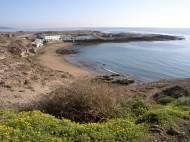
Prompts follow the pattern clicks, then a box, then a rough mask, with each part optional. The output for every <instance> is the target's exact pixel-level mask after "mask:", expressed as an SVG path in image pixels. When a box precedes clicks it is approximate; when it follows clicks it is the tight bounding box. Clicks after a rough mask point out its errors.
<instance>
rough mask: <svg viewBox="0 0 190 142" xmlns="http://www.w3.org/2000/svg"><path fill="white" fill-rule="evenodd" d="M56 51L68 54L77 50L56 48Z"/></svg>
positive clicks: (75, 52)
mask: <svg viewBox="0 0 190 142" xmlns="http://www.w3.org/2000/svg"><path fill="white" fill-rule="evenodd" d="M56 53H57V54H62V55H69V54H77V53H78V52H77V51H76V50H74V49H58V50H57V51H56Z"/></svg>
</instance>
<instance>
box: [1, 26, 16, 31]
mask: <svg viewBox="0 0 190 142" xmlns="http://www.w3.org/2000/svg"><path fill="white" fill-rule="evenodd" d="M0 29H5V30H6V29H14V28H12V27H4V26H2V27H1V26H0Z"/></svg>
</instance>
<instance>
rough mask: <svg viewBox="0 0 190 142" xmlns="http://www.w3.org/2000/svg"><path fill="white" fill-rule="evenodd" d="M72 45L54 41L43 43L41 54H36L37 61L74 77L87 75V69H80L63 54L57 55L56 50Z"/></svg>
mask: <svg viewBox="0 0 190 142" xmlns="http://www.w3.org/2000/svg"><path fill="white" fill-rule="evenodd" d="M68 46H72V43H56V44H55V43H54V44H48V45H45V46H44V48H43V49H42V51H41V54H40V55H38V56H37V61H38V62H39V64H40V65H42V66H45V67H48V68H50V69H53V70H58V71H63V72H68V73H69V74H71V75H72V76H74V77H85V76H88V75H89V73H88V71H86V70H84V69H81V68H79V67H77V66H75V65H73V64H71V63H69V62H68V61H66V60H65V59H64V55H59V54H57V53H56V50H58V49H61V48H64V47H68Z"/></svg>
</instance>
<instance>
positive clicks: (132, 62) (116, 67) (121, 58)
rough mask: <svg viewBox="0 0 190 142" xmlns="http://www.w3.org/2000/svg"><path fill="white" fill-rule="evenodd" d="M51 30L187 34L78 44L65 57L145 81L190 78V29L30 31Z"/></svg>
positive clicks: (93, 70) (93, 69)
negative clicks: (152, 38) (122, 41)
mask: <svg viewBox="0 0 190 142" xmlns="http://www.w3.org/2000/svg"><path fill="white" fill-rule="evenodd" d="M47 30H48V31H51V30H53V31H56V30H57V31H65V30H92V31H101V32H107V33H120V32H125V33H127V32H134V33H157V34H168V35H176V36H183V37H184V38H185V40H176V41H152V42H150V41H148V42H147V41H144V42H143V41H141V42H126V43H111V42H110V43H100V44H88V45H75V46H74V47H73V48H74V49H75V50H77V51H78V54H74V55H67V56H66V57H65V59H66V60H67V61H69V62H71V63H73V64H76V65H77V66H79V67H81V68H84V69H86V70H88V71H89V72H91V73H93V74H96V75H105V74H110V73H118V74H121V75H122V76H127V77H130V78H133V79H136V80H141V81H157V80H162V79H177V78H190V29H185V28H184V29H183V28H85V29H84V28H83V29H80V28H75V29H43V30H42V29H36V30H34V29H30V30H27V31H47ZM0 31H2V30H0ZM10 31H12V30H10ZM23 31H24V30H23Z"/></svg>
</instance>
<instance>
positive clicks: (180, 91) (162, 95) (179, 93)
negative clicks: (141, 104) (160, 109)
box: [153, 85, 190, 104]
mask: <svg viewBox="0 0 190 142" xmlns="http://www.w3.org/2000/svg"><path fill="white" fill-rule="evenodd" d="M187 96H190V93H189V91H188V90H187V89H186V88H185V87H182V86H179V85H175V86H170V87H167V88H164V89H162V90H161V91H159V92H157V93H156V94H155V95H154V96H153V98H154V100H155V101H156V102H157V103H160V104H167V103H171V102H173V101H175V100H176V99H178V98H181V97H187Z"/></svg>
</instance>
